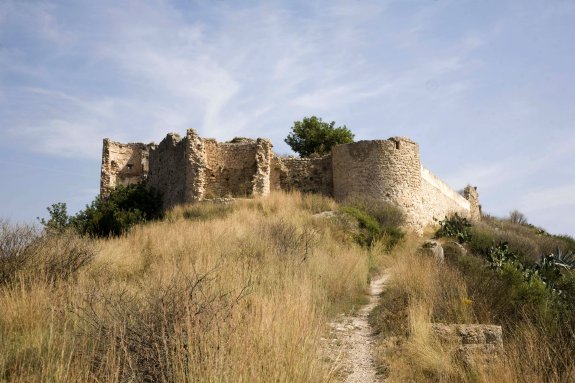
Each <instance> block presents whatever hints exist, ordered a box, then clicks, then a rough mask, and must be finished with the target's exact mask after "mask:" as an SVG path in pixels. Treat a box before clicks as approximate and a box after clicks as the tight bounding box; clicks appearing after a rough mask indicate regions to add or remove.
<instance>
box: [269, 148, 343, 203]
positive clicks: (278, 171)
mask: <svg viewBox="0 0 575 383" xmlns="http://www.w3.org/2000/svg"><path fill="white" fill-rule="evenodd" d="M271 184H272V185H273V188H274V189H276V190H286V191H289V190H299V191H301V192H304V193H320V194H324V195H328V196H332V195H333V172H332V157H331V154H328V155H325V156H322V157H314V158H299V157H283V158H281V157H275V159H274V160H273V161H272V174H271Z"/></svg>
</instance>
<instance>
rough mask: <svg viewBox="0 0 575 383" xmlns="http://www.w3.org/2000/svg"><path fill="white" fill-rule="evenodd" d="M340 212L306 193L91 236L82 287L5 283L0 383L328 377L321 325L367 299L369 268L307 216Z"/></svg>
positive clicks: (334, 230) (339, 234) (26, 280)
mask: <svg viewBox="0 0 575 383" xmlns="http://www.w3.org/2000/svg"><path fill="white" fill-rule="evenodd" d="M333 208H334V203H333V201H331V200H329V199H327V198H323V197H318V196H303V195H300V194H297V193H294V194H284V193H280V194H272V195H271V196H270V197H268V198H266V199H261V200H248V201H238V202H236V203H235V204H233V205H230V206H226V207H222V206H219V207H215V206H209V205H206V206H201V205H197V206H189V207H186V206H183V207H179V208H176V209H175V210H174V211H172V212H171V213H170V214H169V216H168V219H167V220H165V221H163V222H156V223H151V224H149V225H145V226H139V227H136V228H134V229H133V230H132V231H131V232H130V233H129V234H127V235H125V236H123V237H120V238H116V239H108V240H100V241H97V243H92V242H91V241H87V240H86V241H87V242H86V244H85V245H86V247H87V248H89V249H93V251H94V257H93V259H92V260H91V262H90V263H89V264H88V265H84V266H82V267H81V268H79V269H77V270H76V269H75V270H73V273H74V274H73V277H70V278H67V279H65V280H62V279H52V280H47V279H46V278H45V277H41V276H40V275H39V276H38V278H34V277H33V276H34V266H29V267H28V266H27V268H24V269H23V270H20V271H19V272H18V276H17V277H16V278H14V280H12V281H10V282H9V283H5V284H3V285H1V286H0V307H2V311H1V312H0V337H1V341H0V380H1V381H10V382H32V381H34V382H39V381H54V382H126V381H143V382H322V381H326V380H328V372H329V370H330V366H327V365H326V364H325V363H327V362H325V361H323V360H322V359H321V358H320V357H319V355H320V353H319V347H320V345H319V342H320V338H321V336H322V333H323V332H324V331H325V327H326V322H327V320H328V318H329V316H330V315H332V314H335V313H337V312H341V311H344V310H349V309H351V308H352V307H353V306H354V305H356V304H357V303H358V302H359V301H360V300H361V298H362V294H363V292H364V291H365V289H366V286H367V281H368V270H369V266H370V262H371V263H372V264H373V262H374V261H373V259H371V260H370V259H369V257H368V256H367V253H366V251H365V250H362V249H361V248H359V247H358V246H357V245H355V244H354V243H353V241H351V240H350V239H349V238H348V234H346V233H345V231H344V230H342V229H341V228H340V227H339V226H338V224H337V222H336V221H332V220H328V219H319V218H315V217H313V215H312V213H317V212H321V211H323V210H329V209H333ZM44 246H46V247H49V248H50V249H51V250H50V253H58V252H60V253H62V254H64V253H65V252H66V251H68V250H69V249H68V250H67V247H66V243H64V242H63V241H61V240H58V239H54V240H53V241H51V242H47V243H46V244H45V245H44ZM36 251H39V252H41V251H42V250H41V249H36ZM31 276H32V277H31Z"/></svg>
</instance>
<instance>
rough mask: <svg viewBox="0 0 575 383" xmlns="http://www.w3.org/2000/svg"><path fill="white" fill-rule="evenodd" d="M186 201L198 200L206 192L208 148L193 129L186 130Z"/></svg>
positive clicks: (202, 197)
mask: <svg viewBox="0 0 575 383" xmlns="http://www.w3.org/2000/svg"><path fill="white" fill-rule="evenodd" d="M184 163H185V169H184V171H185V174H186V182H185V197H184V200H185V201H186V202H197V201H201V200H203V199H204V197H205V194H206V167H207V160H206V149H205V146H204V142H203V140H202V139H201V138H200V136H198V133H196V131H195V130H193V129H188V131H187V132H186V148H185V161H184Z"/></svg>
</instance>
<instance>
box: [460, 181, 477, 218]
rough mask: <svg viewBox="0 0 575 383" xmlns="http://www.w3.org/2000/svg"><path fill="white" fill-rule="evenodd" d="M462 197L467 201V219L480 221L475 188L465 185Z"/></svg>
mask: <svg viewBox="0 0 575 383" xmlns="http://www.w3.org/2000/svg"><path fill="white" fill-rule="evenodd" d="M463 197H465V199H466V200H468V201H469V218H470V219H471V220H472V221H474V222H477V221H480V220H481V205H480V204H479V193H478V192H477V186H471V185H467V186H466V187H465V189H463Z"/></svg>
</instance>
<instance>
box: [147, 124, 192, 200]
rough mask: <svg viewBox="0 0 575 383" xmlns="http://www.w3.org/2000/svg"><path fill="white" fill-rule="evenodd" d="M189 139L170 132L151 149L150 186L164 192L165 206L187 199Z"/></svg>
mask: <svg viewBox="0 0 575 383" xmlns="http://www.w3.org/2000/svg"><path fill="white" fill-rule="evenodd" d="M187 142H188V141H187V139H181V138H180V136H179V135H178V134H176V133H169V134H168V135H167V136H166V138H164V139H163V140H162V142H160V144H159V145H158V146H156V147H153V148H151V150H150V173H149V175H148V182H147V184H148V186H150V187H153V188H154V189H156V190H158V191H159V192H160V193H162V198H163V203H164V208H165V209H168V208H170V207H173V206H175V205H177V204H181V203H184V202H187V201H186V163H187V161H186V146H187Z"/></svg>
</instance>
